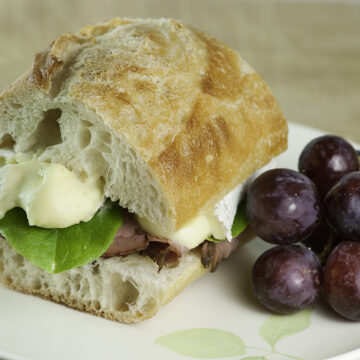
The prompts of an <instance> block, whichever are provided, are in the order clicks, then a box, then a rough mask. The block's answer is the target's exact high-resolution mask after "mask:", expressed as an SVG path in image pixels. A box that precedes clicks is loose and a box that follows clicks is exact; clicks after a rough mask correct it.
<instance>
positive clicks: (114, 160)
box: [0, 18, 287, 323]
mask: <svg viewBox="0 0 360 360" xmlns="http://www.w3.org/2000/svg"><path fill="white" fill-rule="evenodd" d="M286 147H287V124H286V121H285V119H284V116H283V114H282V112H281V109H280V107H279V105H278V103H277V102H276V100H275V98H274V95H273V93H272V92H271V90H270V89H269V87H268V86H267V85H266V84H265V82H264V81H263V80H262V78H261V77H260V76H259V75H258V74H257V73H256V72H255V71H254V70H253V69H252V68H251V67H250V65H248V64H247V63H246V62H245V61H244V60H243V59H242V58H241V57H240V56H239V55H238V54H237V53H236V52H235V51H234V50H232V49H231V48H229V47H228V46H227V45H225V44H224V43H222V42H220V41H218V40H217V39H215V38H213V37H211V36H209V35H207V34H205V33H203V32H201V31H199V30H197V29H195V28H192V27H187V26H184V25H183V24H181V23H180V22H179V21H175V20H169V19H160V20H149V19H147V20H142V19H136V20H130V19H119V18H116V19H114V20H111V21H109V22H105V23H100V24H97V25H94V26H88V27H85V28H84V29H82V30H80V31H79V32H77V33H75V34H64V35H61V36H60V37H59V38H58V39H57V40H56V41H54V42H53V43H52V44H51V45H50V46H49V47H48V48H47V49H46V50H45V51H43V52H41V53H38V54H37V55H36V56H35V60H34V63H33V66H32V68H31V69H30V70H29V71H27V72H25V73H24V74H23V75H21V76H20V78H18V79H17V80H16V81H15V82H14V83H12V84H11V85H10V86H9V87H8V88H7V89H5V90H4V91H3V92H2V93H1V94H0V162H1V164H0V165H1V167H0V234H1V238H0V281H1V282H2V283H3V284H5V285H6V286H8V287H9V288H11V289H14V290H17V291H20V292H23V293H26V294H32V295H37V296H40V297H43V298H45V299H48V300H52V301H55V302H58V303H61V304H65V305H67V306H70V307H72V308H75V309H78V310H82V311H86V312H89V313H92V314H95V315H98V316H102V317H105V318H108V319H112V320H117V321H120V322H127V323H128V322H136V321H140V320H144V319H146V318H149V317H151V316H153V315H154V314H155V313H156V312H157V311H158V310H159V308H160V307H161V306H163V305H165V304H166V303H167V302H169V301H170V300H171V299H173V298H174V297H175V296H176V295H177V294H178V293H179V292H180V291H182V290H183V289H184V288H185V287H186V285H187V284H189V283H190V282H192V281H194V280H195V279H196V278H198V277H200V276H201V275H203V274H204V273H206V272H207V271H208V270H210V271H213V270H215V268H216V266H217V264H218V263H219V262H220V261H221V260H223V259H225V258H227V257H228V256H229V255H230V254H231V253H232V252H233V251H234V250H235V248H236V247H237V245H238V243H239V237H240V236H241V232H242V231H243V230H244V228H245V227H246V224H245V222H246V220H245V219H244V218H243V215H242V213H243V211H242V208H243V202H241V199H242V197H243V194H244V188H245V187H246V183H247V182H248V181H249V180H248V179H249V178H251V177H252V176H253V174H254V173H256V172H257V171H259V169H262V168H264V166H268V165H267V164H269V162H271V160H272V159H273V158H274V157H276V156H277V155H278V154H280V153H281V152H283V151H284V150H285V149H286Z"/></svg>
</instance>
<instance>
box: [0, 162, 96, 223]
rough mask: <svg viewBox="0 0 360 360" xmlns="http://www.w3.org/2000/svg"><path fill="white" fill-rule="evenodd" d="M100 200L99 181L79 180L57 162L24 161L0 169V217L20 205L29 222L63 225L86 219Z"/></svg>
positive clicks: (91, 214) (90, 215) (88, 218)
mask: <svg viewBox="0 0 360 360" xmlns="http://www.w3.org/2000/svg"><path fill="white" fill-rule="evenodd" d="M16 160H17V161H19V159H16ZM102 203H103V192H102V186H101V184H100V182H99V181H97V180H95V179H88V180H87V181H81V180H80V179H78V177H77V176H76V175H75V174H74V173H73V172H71V171H70V170H68V169H67V168H66V167H64V166H62V165H60V164H49V163H45V162H40V161H38V160H25V161H22V162H20V163H16V161H15V163H13V164H7V165H5V166H3V167H2V168H0V218H2V217H3V216H4V215H5V213H6V212H7V211H8V210H10V209H12V208H14V207H21V208H22V209H24V210H25V212H26V214H27V218H28V221H29V224H30V225H36V226H40V227H44V228H65V227H68V226H70V225H74V224H78V223H79V222H80V221H88V220H90V219H91V218H92V217H93V215H94V214H95V212H96V211H97V210H98V208H99V207H100V206H101V205H102Z"/></svg>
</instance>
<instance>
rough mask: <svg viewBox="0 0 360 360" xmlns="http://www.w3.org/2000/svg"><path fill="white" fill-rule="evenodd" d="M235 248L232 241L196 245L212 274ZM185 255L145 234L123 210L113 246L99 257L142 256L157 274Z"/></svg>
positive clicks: (184, 250)
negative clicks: (145, 256)
mask: <svg viewBox="0 0 360 360" xmlns="http://www.w3.org/2000/svg"><path fill="white" fill-rule="evenodd" d="M238 245H239V239H238V238H234V239H233V240H232V241H231V242H229V241H222V242H210V241H204V242H203V243H202V244H200V245H199V247H200V252H201V262H202V264H203V265H204V267H206V268H210V271H211V272H213V271H215V270H216V267H217V265H218V263H219V262H221V261H222V260H224V259H226V258H228V257H229V256H230V254H231V253H232V252H233V251H235V249H236V248H237V246H238ZM188 251H189V249H188V248H186V247H184V246H181V245H180V244H177V243H175V242H173V241H170V240H167V239H162V238H157V237H155V236H153V235H150V234H148V233H146V232H145V231H144V230H143V229H142V228H141V227H140V225H139V224H138V223H137V221H136V220H135V217H134V215H133V214H131V213H129V212H127V211H126V210H124V213H123V225H122V226H121V228H120V229H119V230H118V231H117V233H116V235H115V237H114V241H113V243H112V244H111V245H110V246H109V248H108V249H107V250H106V251H105V253H104V254H103V255H102V256H103V257H113V256H123V255H129V254H132V253H136V252H138V253H143V254H145V255H147V256H149V257H150V258H151V259H152V260H154V261H155V262H156V263H157V264H158V266H159V271H160V270H161V269H162V268H163V266H164V265H169V264H176V262H177V261H178V260H179V258H180V257H181V256H183V255H184V254H186V253H187V252H188Z"/></svg>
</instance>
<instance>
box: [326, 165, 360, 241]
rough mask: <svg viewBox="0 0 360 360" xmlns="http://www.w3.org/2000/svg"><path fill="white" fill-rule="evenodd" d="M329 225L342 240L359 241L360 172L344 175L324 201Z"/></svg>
mask: <svg viewBox="0 0 360 360" xmlns="http://www.w3.org/2000/svg"><path fill="white" fill-rule="evenodd" d="M324 205H325V213H326V217H327V219H328V221H329V223H330V225H331V226H332V227H333V228H334V229H335V230H336V231H337V233H338V236H339V237H340V238H342V239H343V240H350V241H360V171H356V172H353V173H350V174H347V175H345V176H344V177H343V178H342V179H341V180H340V181H339V182H338V183H336V185H335V186H334V187H332V188H331V190H330V191H329V193H328V194H327V195H326V197H325V200H324Z"/></svg>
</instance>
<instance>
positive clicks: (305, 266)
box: [253, 245, 322, 314]
mask: <svg viewBox="0 0 360 360" xmlns="http://www.w3.org/2000/svg"><path fill="white" fill-rule="evenodd" d="M321 276H322V270H321V266H320V262H319V260H318V258H317V256H316V255H315V254H314V253H313V252H312V251H311V250H309V249H307V248H304V247H301V246H299V245H284V246H275V247H273V248H271V249H270V250H268V251H266V252H265V253H263V254H262V255H261V256H260V257H259V258H258V259H257V261H256V262H255V265H254V268H253V288H254V294H255V296H256V297H257V299H258V300H259V301H260V302H261V303H262V304H263V305H264V306H265V307H266V308H268V309H270V310H272V311H274V312H276V313H279V314H291V313H293V312H295V311H298V310H301V309H304V308H306V307H308V306H310V305H312V304H313V303H314V302H315V301H316V300H317V298H318V295H319V292H320V283H321Z"/></svg>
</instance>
